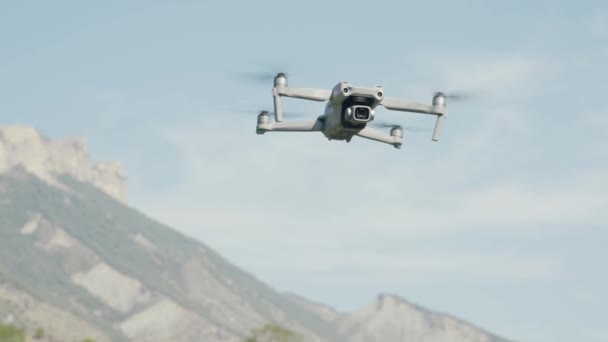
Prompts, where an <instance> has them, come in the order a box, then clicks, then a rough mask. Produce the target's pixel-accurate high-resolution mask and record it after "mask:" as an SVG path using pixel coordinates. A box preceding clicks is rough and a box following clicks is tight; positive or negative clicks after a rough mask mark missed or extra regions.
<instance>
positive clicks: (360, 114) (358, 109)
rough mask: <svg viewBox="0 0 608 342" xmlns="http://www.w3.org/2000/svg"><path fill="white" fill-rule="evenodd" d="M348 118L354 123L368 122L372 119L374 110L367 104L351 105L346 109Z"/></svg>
mask: <svg viewBox="0 0 608 342" xmlns="http://www.w3.org/2000/svg"><path fill="white" fill-rule="evenodd" d="M346 116H347V118H348V120H349V121H350V122H352V123H354V124H361V123H365V122H369V121H371V120H373V119H374V111H373V110H372V109H371V108H370V107H368V106H351V107H349V108H347V109H346Z"/></svg>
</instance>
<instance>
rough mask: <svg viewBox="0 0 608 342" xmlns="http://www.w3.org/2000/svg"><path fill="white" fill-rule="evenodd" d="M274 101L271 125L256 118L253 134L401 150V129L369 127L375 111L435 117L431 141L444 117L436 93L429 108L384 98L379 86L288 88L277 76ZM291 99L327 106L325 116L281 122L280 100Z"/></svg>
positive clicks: (443, 99) (443, 98)
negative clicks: (307, 136) (319, 136)
mask: <svg viewBox="0 0 608 342" xmlns="http://www.w3.org/2000/svg"><path fill="white" fill-rule="evenodd" d="M272 96H273V99H274V119H275V120H274V122H272V119H271V117H270V114H269V113H268V112H267V111H262V112H261V113H260V114H259V115H258V122H257V127H256V132H257V133H258V134H264V133H266V132H322V133H323V135H325V137H326V138H327V139H328V140H344V141H346V142H350V141H351V139H352V138H353V137H354V136H359V137H362V138H366V139H371V140H374V141H379V142H383V143H386V144H390V145H392V146H394V147H395V148H401V145H402V143H403V129H402V127H401V126H398V125H392V126H390V131H389V132H384V131H381V130H378V129H375V128H372V127H370V125H369V124H370V123H372V122H373V120H374V118H375V113H374V109H376V107H378V106H384V107H385V108H386V109H389V110H396V111H403V112H413V113H421V114H430V115H435V116H437V121H436V123H435V130H434V132H433V138H432V139H433V141H438V140H439V135H440V131H441V127H442V124H443V120H444V119H445V117H446V114H447V111H446V96H445V95H444V94H442V93H436V94H435V95H434V96H433V100H432V104H431V105H426V104H421V103H416V102H410V101H404V100H399V99H393V98H387V97H385V96H384V90H383V88H382V87H381V86H375V87H373V88H363V87H357V86H354V85H352V84H350V83H349V82H345V81H342V82H340V83H338V84H336V86H335V87H334V88H333V89H331V90H328V89H312V88H290V87H288V85H287V76H286V75H285V74H283V73H279V74H277V75H276V76H275V77H274V86H273V88H272ZM283 96H286V97H292V98H298V99H304V100H311V101H319V102H327V104H326V106H325V112H324V113H323V115H320V116H318V117H317V118H316V119H315V120H311V121H299V122H284V121H283V110H282V103H281V97H283Z"/></svg>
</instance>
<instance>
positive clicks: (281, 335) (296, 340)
mask: <svg viewBox="0 0 608 342" xmlns="http://www.w3.org/2000/svg"><path fill="white" fill-rule="evenodd" d="M300 341H302V338H301V337H300V336H299V335H298V334H296V333H294V332H293V331H291V330H289V329H286V328H284V327H281V326H279V325H276V324H266V325H265V326H263V327H261V328H258V329H254V330H253V331H252V332H251V336H249V337H248V338H247V339H246V340H245V342H300Z"/></svg>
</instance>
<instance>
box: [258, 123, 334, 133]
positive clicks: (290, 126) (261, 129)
mask: <svg viewBox="0 0 608 342" xmlns="http://www.w3.org/2000/svg"><path fill="white" fill-rule="evenodd" d="M322 130H323V122H321V121H319V120H316V121H299V122H275V123H274V124H270V123H266V124H261V125H260V124H258V133H259V134H263V133H265V132H317V131H322Z"/></svg>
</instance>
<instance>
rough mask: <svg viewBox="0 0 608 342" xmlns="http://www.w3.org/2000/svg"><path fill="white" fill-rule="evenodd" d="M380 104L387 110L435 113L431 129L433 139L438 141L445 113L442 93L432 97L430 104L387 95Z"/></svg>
mask: <svg viewBox="0 0 608 342" xmlns="http://www.w3.org/2000/svg"><path fill="white" fill-rule="evenodd" d="M380 104H381V105H383V106H384V108H386V109H389V110H397V111H402V112H412V113H420V114H430V115H437V121H436V122H435V130H434V131H433V141H439V135H440V133H441V128H442V127H443V120H445V116H446V114H447V112H446V109H445V97H443V95H441V96H440V97H438V96H436V97H435V98H433V105H432V106H429V105H426V104H422V103H416V102H411V101H404V100H399V99H392V98H388V97H385V98H384V99H382V102H380Z"/></svg>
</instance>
